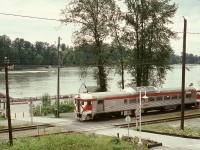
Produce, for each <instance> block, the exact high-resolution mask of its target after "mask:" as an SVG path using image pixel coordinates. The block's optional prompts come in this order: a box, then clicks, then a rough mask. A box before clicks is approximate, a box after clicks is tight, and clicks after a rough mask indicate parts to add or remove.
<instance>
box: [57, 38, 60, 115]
mask: <svg viewBox="0 0 200 150" xmlns="http://www.w3.org/2000/svg"><path fill="white" fill-rule="evenodd" d="M59 48H60V37H58V81H57V118H59V103H60V100H59V97H60V52H59Z"/></svg>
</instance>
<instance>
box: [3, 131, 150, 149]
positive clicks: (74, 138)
mask: <svg viewBox="0 0 200 150" xmlns="http://www.w3.org/2000/svg"><path fill="white" fill-rule="evenodd" d="M0 145H1V149H3V150H39V149H41V150H147V148H138V147H137V146H134V145H133V144H132V143H130V142H126V141H122V140H120V142H119V143H116V137H109V136H99V135H95V134H88V135H86V134H75V133H74V134H58V135H48V136H43V137H38V138H20V139H15V140H14V141H13V146H9V144H8V141H1V142H0Z"/></svg>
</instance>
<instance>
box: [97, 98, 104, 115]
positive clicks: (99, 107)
mask: <svg viewBox="0 0 200 150" xmlns="http://www.w3.org/2000/svg"><path fill="white" fill-rule="evenodd" d="M103 111H104V100H103V99H98V100H97V112H103Z"/></svg>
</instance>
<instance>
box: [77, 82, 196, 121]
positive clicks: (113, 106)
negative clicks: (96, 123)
mask: <svg viewBox="0 0 200 150" xmlns="http://www.w3.org/2000/svg"><path fill="white" fill-rule="evenodd" d="M140 88H141V87H139V88H138V87H135V88H129V89H125V90H122V91H119V92H94V93H80V94H78V95H76V96H75V98H74V103H75V106H74V113H75V116H76V118H77V119H80V120H89V119H93V118H94V117H98V116H100V115H111V116H113V115H115V116H116V115H132V114H134V112H135V110H136V109H137V108H138V107H139V103H140V98H141V97H143V96H144V95H145V92H146V96H147V97H148V99H141V110H142V113H146V112H147V111H150V110H168V109H176V108H178V107H180V106H181V95H182V92H181V88H160V89H157V88H155V87H153V86H148V87H142V89H143V90H141V89H140ZM144 91H145V92H144ZM140 94H141V97H140ZM184 94H185V106H197V104H198V99H199V100H200V91H198V90H197V89H196V88H194V87H191V86H190V87H186V88H185V93H184Z"/></svg>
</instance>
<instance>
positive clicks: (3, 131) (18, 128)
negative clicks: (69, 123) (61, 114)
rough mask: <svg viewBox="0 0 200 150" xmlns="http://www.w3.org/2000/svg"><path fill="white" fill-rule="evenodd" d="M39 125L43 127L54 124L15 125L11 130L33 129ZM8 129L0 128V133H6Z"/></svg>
mask: <svg viewBox="0 0 200 150" xmlns="http://www.w3.org/2000/svg"><path fill="white" fill-rule="evenodd" d="M39 126H40V127H41V126H43V127H45V128H49V127H54V125H51V124H39V125H32V126H23V127H15V128H12V132H16V131H24V130H34V129H38V127H39ZM8 131H9V130H8V129H1V130H0V134H1V133H7V132H8Z"/></svg>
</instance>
